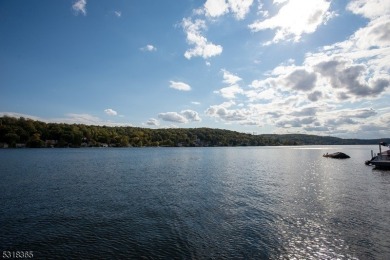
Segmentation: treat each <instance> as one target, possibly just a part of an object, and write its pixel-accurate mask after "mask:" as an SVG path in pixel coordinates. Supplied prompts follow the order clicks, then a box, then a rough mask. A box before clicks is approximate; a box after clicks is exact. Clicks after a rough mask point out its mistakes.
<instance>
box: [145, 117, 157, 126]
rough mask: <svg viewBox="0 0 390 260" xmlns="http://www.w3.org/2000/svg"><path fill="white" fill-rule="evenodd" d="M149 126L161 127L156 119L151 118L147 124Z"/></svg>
mask: <svg viewBox="0 0 390 260" xmlns="http://www.w3.org/2000/svg"><path fill="white" fill-rule="evenodd" d="M146 124H147V125H150V126H159V125H160V122H159V121H158V120H157V119H155V118H150V119H149V120H148V121H147V122H146Z"/></svg>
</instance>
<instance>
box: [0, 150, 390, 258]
mask: <svg viewBox="0 0 390 260" xmlns="http://www.w3.org/2000/svg"><path fill="white" fill-rule="evenodd" d="M371 149H374V150H375V149H377V147H376V146H372V147H371V146H322V147H311V146H309V147H250V148H142V149H130V148H129V149H110V148H108V149H92V148H91V149H38V150H33V149H19V150H0V177H1V183H0V188H1V194H0V195H1V197H0V198H1V204H0V213H1V214H0V223H1V233H0V235H1V237H0V247H1V248H0V249H1V250H2V251H5V250H6V251H22V250H24V251H33V252H34V257H36V258H46V259H51V258H53V259H54V258H79V259H81V258H87V259H93V258H99V259H104V258H141V257H143V258H145V259H161V258H180V259H183V258H184V259H203V258H208V259H221V258H229V259H237V258H238V259H248V258H256V259H293V258H297V259H308V258H313V259H334V258H340V259H354V258H355V259H389V258H390V235H389V234H390V218H389V216H390V171H379V170H375V169H373V168H372V167H369V166H366V165H364V161H365V160H367V159H369V157H370V156H369V155H370V150H371ZM335 151H342V152H345V153H347V154H349V155H350V156H351V159H347V160H335V159H329V158H323V157H322V154H323V153H326V152H329V153H331V152H335Z"/></svg>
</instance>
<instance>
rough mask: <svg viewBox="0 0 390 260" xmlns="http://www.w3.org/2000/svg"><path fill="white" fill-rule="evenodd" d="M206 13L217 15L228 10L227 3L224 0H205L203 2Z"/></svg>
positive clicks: (212, 15)
mask: <svg viewBox="0 0 390 260" xmlns="http://www.w3.org/2000/svg"><path fill="white" fill-rule="evenodd" d="M204 9H205V11H206V15H208V16H211V17H218V16H221V15H224V14H226V13H227V12H228V11H229V5H228V4H227V3H226V1H225V0H207V1H206V3H205V4H204Z"/></svg>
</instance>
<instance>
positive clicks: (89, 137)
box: [0, 117, 390, 147]
mask: <svg viewBox="0 0 390 260" xmlns="http://www.w3.org/2000/svg"><path fill="white" fill-rule="evenodd" d="M380 141H385V142H390V139H380V140H379V139H377V140H358V139H340V138H335V137H329V136H326V137H324V136H315V135H303V134H289V135H274V134H268V135H251V134H245V133H239V132H235V131H229V130H221V129H211V128H185V129H184V128H170V129H150V128H139V127H107V126H87V125H82V124H62V123H61V124H58V123H45V122H41V121H34V120H31V119H26V118H22V117H21V118H13V117H0V147H24V146H26V147H97V146H112V147H129V146H132V147H144V146H172V147H174V146H176V147H177V146H264V145H315V144H319V145H326V144H377V143H378V142H380Z"/></svg>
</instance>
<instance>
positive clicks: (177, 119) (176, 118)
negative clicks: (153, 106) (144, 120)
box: [158, 112, 188, 124]
mask: <svg viewBox="0 0 390 260" xmlns="http://www.w3.org/2000/svg"><path fill="white" fill-rule="evenodd" d="M158 118H161V119H162V120H164V121H169V122H174V123H181V124H184V123H187V122H188V120H187V118H185V117H184V116H183V115H180V114H179V113H177V112H166V113H160V114H158Z"/></svg>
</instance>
